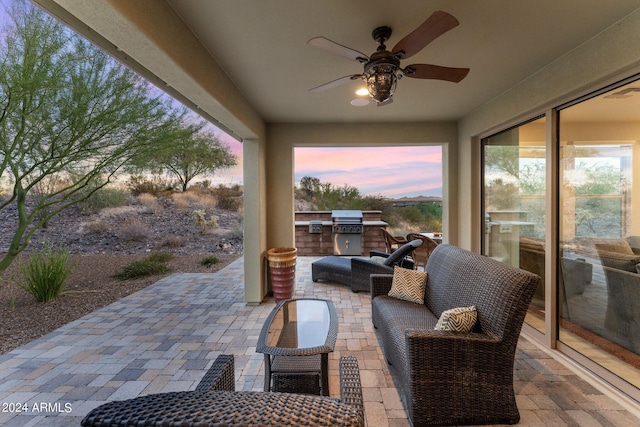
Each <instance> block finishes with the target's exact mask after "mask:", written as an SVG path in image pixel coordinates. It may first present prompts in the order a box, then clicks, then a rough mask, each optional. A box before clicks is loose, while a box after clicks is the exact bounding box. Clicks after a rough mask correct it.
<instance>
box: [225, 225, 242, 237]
mask: <svg viewBox="0 0 640 427" xmlns="http://www.w3.org/2000/svg"><path fill="white" fill-rule="evenodd" d="M224 237H225V238H226V239H227V240H242V239H243V237H244V232H243V231H242V227H234V228H233V229H231V230H229V231H228V232H227V234H225V235H224Z"/></svg>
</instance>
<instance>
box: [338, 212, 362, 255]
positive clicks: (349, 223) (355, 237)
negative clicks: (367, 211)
mask: <svg viewBox="0 0 640 427" xmlns="http://www.w3.org/2000/svg"><path fill="white" fill-rule="evenodd" d="M331 221H332V232H333V254H334V255H362V230H363V223H362V211H359V210H334V211H332V212H331Z"/></svg>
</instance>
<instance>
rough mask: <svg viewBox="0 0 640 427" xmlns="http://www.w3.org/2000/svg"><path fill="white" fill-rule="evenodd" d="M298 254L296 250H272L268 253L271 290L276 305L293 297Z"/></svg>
mask: <svg viewBox="0 0 640 427" xmlns="http://www.w3.org/2000/svg"><path fill="white" fill-rule="evenodd" d="M297 254H298V250H297V249H296V248H272V249H269V250H268V251H267V259H268V260H269V270H270V271H271V288H272V290H273V298H274V299H275V302H276V303H278V302H280V301H282V300H285V299H289V298H292V297H293V291H294V290H295V284H296V258H297Z"/></svg>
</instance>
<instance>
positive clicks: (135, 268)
mask: <svg viewBox="0 0 640 427" xmlns="http://www.w3.org/2000/svg"><path fill="white" fill-rule="evenodd" d="M150 258H151V257H147V258H145V259H143V260H140V261H134V262H132V263H131V264H127V265H125V266H124V267H122V268H121V269H120V271H118V272H117V273H116V274H115V275H114V277H116V278H117V279H120V280H132V279H139V278H141V277H147V276H155V275H158V274H165V273H169V272H171V269H170V268H169V267H167V266H166V265H165V264H164V263H163V262H159V261H154V260H152V259H150Z"/></svg>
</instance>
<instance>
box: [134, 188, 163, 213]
mask: <svg viewBox="0 0 640 427" xmlns="http://www.w3.org/2000/svg"><path fill="white" fill-rule="evenodd" d="M138 202H140V204H141V205H142V206H144V207H146V208H147V209H149V210H150V211H151V212H153V213H156V212H158V211H159V210H160V205H159V204H158V198H157V197H156V196H154V195H153V194H149V193H142V194H140V195H138Z"/></svg>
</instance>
